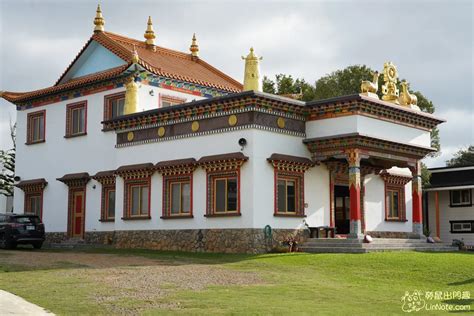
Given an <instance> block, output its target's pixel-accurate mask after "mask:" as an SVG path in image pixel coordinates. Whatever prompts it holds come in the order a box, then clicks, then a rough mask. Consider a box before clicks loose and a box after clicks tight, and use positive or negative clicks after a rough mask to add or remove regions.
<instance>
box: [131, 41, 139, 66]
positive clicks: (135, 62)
mask: <svg viewBox="0 0 474 316" xmlns="http://www.w3.org/2000/svg"><path fill="white" fill-rule="evenodd" d="M139 61H140V57H139V56H138V52H137V48H136V47H135V45H133V55H132V63H134V64H138V62H139Z"/></svg>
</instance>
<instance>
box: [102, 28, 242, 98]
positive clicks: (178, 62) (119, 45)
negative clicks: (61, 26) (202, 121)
mask: <svg viewBox="0 0 474 316" xmlns="http://www.w3.org/2000/svg"><path fill="white" fill-rule="evenodd" d="M93 38H94V39H95V40H96V41H98V42H99V43H100V44H102V45H104V46H105V47H106V48H108V49H110V50H111V51H113V52H114V53H115V54H117V56H119V57H121V58H123V59H125V60H128V59H127V57H128V58H130V59H129V60H131V58H132V55H133V51H134V48H135V49H136V51H137V53H138V56H139V58H140V61H139V64H140V65H141V66H143V67H144V68H145V69H147V70H148V71H150V72H152V73H154V74H157V75H160V76H164V77H167V78H172V79H178V80H182V81H186V82H192V83H196V84H200V85H203V86H209V87H212V88H216V89H222V90H226V91H231V92H240V91H242V84H241V83H240V82H238V81H236V80H234V79H232V78H231V77H229V76H227V75H226V74H224V73H223V72H221V71H220V70H218V69H216V68H214V67H212V66H211V65H209V64H208V63H206V62H205V61H203V60H202V59H200V58H194V57H193V56H191V54H186V53H182V52H178V51H175V50H171V49H168V48H164V47H160V46H155V48H156V49H155V51H153V50H151V49H147V48H146V44H145V42H143V41H139V40H135V39H132V38H128V37H125V36H122V35H118V34H114V33H110V32H102V33H97V34H95V35H94V36H93ZM110 39H111V40H112V41H110ZM112 43H113V44H112Z"/></svg>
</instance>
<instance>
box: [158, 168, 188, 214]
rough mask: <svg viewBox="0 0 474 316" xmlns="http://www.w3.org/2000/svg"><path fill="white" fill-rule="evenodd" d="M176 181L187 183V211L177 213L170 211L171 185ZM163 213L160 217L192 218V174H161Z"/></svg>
mask: <svg viewBox="0 0 474 316" xmlns="http://www.w3.org/2000/svg"><path fill="white" fill-rule="evenodd" d="M176 183H189V189H190V192H189V195H190V201H189V212H188V213H184V212H180V213H179V214H172V213H171V206H172V205H171V204H172V189H171V187H172V185H173V184H176ZM162 196H163V215H162V216H161V218H163V219H168V218H192V217H193V175H192V174H182V175H167V176H163V195H162Z"/></svg>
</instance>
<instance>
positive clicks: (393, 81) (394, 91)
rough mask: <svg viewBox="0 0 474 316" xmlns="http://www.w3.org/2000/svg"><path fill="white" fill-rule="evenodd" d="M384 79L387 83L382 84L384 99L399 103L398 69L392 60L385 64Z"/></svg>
mask: <svg viewBox="0 0 474 316" xmlns="http://www.w3.org/2000/svg"><path fill="white" fill-rule="evenodd" d="M383 80H384V82H385V83H384V85H383V86H382V94H383V96H382V100H384V101H388V102H391V103H395V104H399V102H398V96H399V94H400V91H399V90H398V87H397V83H398V71H397V67H395V65H394V64H393V63H392V62H391V61H389V62H386V63H385V64H384V65H383Z"/></svg>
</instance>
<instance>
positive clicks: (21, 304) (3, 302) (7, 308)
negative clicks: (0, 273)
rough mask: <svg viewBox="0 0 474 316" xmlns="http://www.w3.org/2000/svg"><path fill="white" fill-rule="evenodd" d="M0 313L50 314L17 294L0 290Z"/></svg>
mask: <svg viewBox="0 0 474 316" xmlns="http://www.w3.org/2000/svg"><path fill="white" fill-rule="evenodd" d="M0 315H2V316H4V315H9V316H10V315H18V316H19V315H34V316H43V315H48V316H52V315H54V314H53V313H49V312H47V311H45V310H44V308H41V307H39V306H37V305H35V304H32V303H30V302H27V301H25V300H24V299H22V298H21V297H19V296H16V295H14V294H11V293H8V292H6V291H2V290H0Z"/></svg>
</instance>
